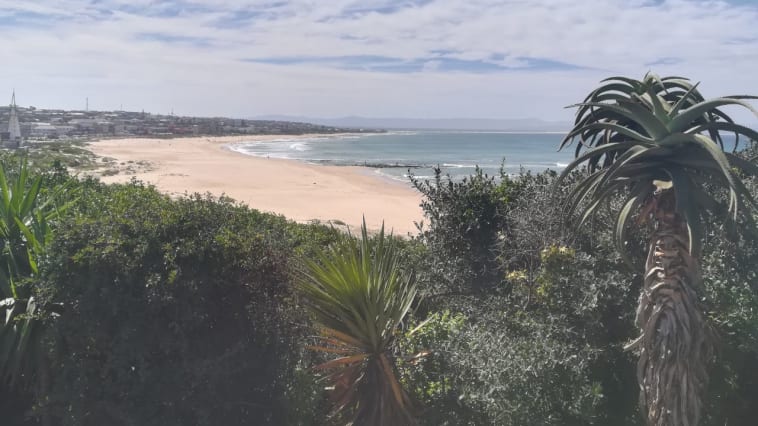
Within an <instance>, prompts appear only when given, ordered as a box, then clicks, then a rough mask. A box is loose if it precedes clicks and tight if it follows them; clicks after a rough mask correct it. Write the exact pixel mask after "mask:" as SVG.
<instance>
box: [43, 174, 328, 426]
mask: <svg viewBox="0 0 758 426" xmlns="http://www.w3.org/2000/svg"><path fill="white" fill-rule="evenodd" d="M293 227H295V228H297V230H298V232H297V233H296V234H293V233H292V232H291V230H292V229H293ZM330 235H332V231H329V230H324V229H323V228H319V227H305V226H303V227H300V226H299V225H292V224H290V223H288V222H286V221H285V220H284V219H283V218H281V217H277V216H273V215H268V214H261V213H258V212H255V211H251V210H249V209H247V208H245V207H242V206H239V205H236V204H234V203H232V202H231V201H229V200H215V199H212V198H208V197H201V196H192V197H190V198H182V199H179V200H176V201H173V200H170V199H169V198H168V197H166V196H163V195H160V194H158V193H157V192H156V191H155V190H154V189H153V188H150V187H145V186H143V185H140V184H137V183H132V184H130V185H120V186H109V187H106V186H102V185H100V184H97V183H95V182H92V181H87V182H83V183H82V195H81V201H80V202H79V203H78V205H77V206H76V211H75V212H74V214H72V215H71V217H70V218H69V220H68V221H66V222H65V223H63V224H62V225H61V226H60V228H59V229H58V232H57V237H56V239H55V241H54V242H53V245H52V248H51V250H50V252H51V253H53V255H52V256H51V257H50V259H49V260H48V262H47V263H46V264H45V265H44V270H45V271H46V272H45V281H44V283H43V287H42V289H41V290H40V294H41V295H43V296H44V297H45V298H46V299H47V300H51V301H58V302H61V303H63V304H64V306H65V312H64V313H63V315H62V316H61V318H60V320H59V321H57V322H56V324H55V327H54V329H53V332H52V333H51V335H50V338H51V340H52V341H53V342H54V344H53V346H52V350H53V351H52V355H51V358H52V359H51V370H52V371H54V372H55V373H54V375H53V377H52V378H51V381H52V387H51V390H50V394H49V395H48V398H49V400H48V402H47V403H46V404H45V406H44V407H42V409H45V410H48V411H47V412H49V413H51V414H52V416H53V417H55V418H58V419H60V421H61V423H62V424H64V425H88V424H91V425H102V424H113V425H118V424H124V425H172V424H176V425H186V424H193V425H203V424H206V425H217V424H223V425H235V424H276V425H280V424H312V423H311V422H314V421H316V420H314V417H316V416H314V412H318V409H319V408H318V407H319V398H320V397H319V396H318V392H317V387H316V385H315V383H313V381H311V380H308V379H307V378H306V377H304V376H303V375H302V374H298V373H297V372H298V371H299V370H298V368H301V367H298V366H300V365H303V364H304V363H307V358H306V354H305V351H304V350H303V349H302V342H301V340H302V338H303V336H304V330H303V329H302V318H301V317H300V314H299V311H298V309H297V307H296V305H295V304H294V301H293V299H292V297H291V294H290V284H289V282H290V281H289V280H290V265H291V264H292V260H293V252H295V251H301V252H307V251H309V249H308V247H309V245H312V244H320V243H321V242H322V241H325V240H328V239H329V236H330Z"/></svg>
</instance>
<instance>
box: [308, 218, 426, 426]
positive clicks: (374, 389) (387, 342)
mask: <svg viewBox="0 0 758 426" xmlns="http://www.w3.org/2000/svg"><path fill="white" fill-rule="evenodd" d="M395 244H396V243H395V241H394V240H393V238H392V237H391V236H389V237H388V236H385V234H384V227H383V226H382V229H381V231H380V232H379V234H378V235H376V236H374V237H369V236H368V234H367V231H366V224H365V222H364V224H363V226H362V228H361V238H360V239H356V238H353V237H352V236H345V237H343V238H342V239H341V240H340V241H339V242H338V243H337V244H335V245H334V246H332V247H330V248H328V249H325V250H324V251H322V252H321V253H319V254H318V255H317V256H315V258H314V259H313V260H307V261H305V263H304V267H303V268H302V270H301V271H300V274H299V277H298V289H299V293H300V294H301V295H302V297H303V300H304V302H305V306H306V307H307V310H308V312H309V313H310V314H311V317H312V319H313V321H314V323H315V325H316V330H317V332H318V333H317V334H318V336H317V339H318V344H316V345H313V346H310V349H312V350H315V351H318V352H322V353H325V354H329V355H332V356H334V355H336V356H337V357H336V358H334V359H331V360H329V361H327V362H324V363H323V364H320V365H318V366H316V367H315V368H316V369H317V370H320V371H324V372H325V373H326V376H325V379H326V380H327V381H328V382H329V383H330V385H331V387H330V389H331V397H332V401H333V402H334V411H333V413H334V414H337V413H341V414H342V415H343V416H344V417H345V418H347V419H349V424H353V425H356V426H357V425H362V426H364V425H365V426H389V425H394V426H404V425H410V424H414V423H415V421H414V408H413V403H412V402H411V399H410V397H409V396H408V394H407V393H406V391H405V390H404V389H403V388H402V386H401V384H400V382H399V381H398V375H397V370H396V364H395V357H394V352H393V350H394V346H395V338H396V333H397V331H398V329H399V327H400V326H401V323H402V321H403V319H404V318H405V317H406V315H407V314H408V312H409V310H410V309H411V306H412V304H413V302H414V299H415V298H416V294H417V287H416V283H415V279H414V275H413V273H412V272H410V271H408V270H405V269H403V268H402V267H401V266H400V263H399V257H398V251H397V247H396V245H395Z"/></svg>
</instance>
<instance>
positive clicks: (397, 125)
mask: <svg viewBox="0 0 758 426" xmlns="http://www.w3.org/2000/svg"><path fill="white" fill-rule="evenodd" d="M251 119H254V120H277V121H297V122H306V123H313V124H320V125H323V126H332V127H347V128H355V129H366V128H370V129H391V130H479V131H504V132H508V131H510V132H565V131H567V130H568V129H570V128H571V124H570V123H564V122H560V121H546V120H541V119H538V118H521V119H495V118H391V117H387V118H368V117H358V116H352V117H339V118H316V117H304V116H289V115H265V116H257V117H252V118H251Z"/></svg>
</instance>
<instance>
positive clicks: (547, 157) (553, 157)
mask: <svg viewBox="0 0 758 426" xmlns="http://www.w3.org/2000/svg"><path fill="white" fill-rule="evenodd" d="M563 136H564V135H563V134H557V133H504V132H474V131H459V132H451V131H396V132H387V133H377V134H351V135H324V136H316V137H311V138H292V137H289V138H288V137H282V138H278V139H274V140H270V141H261V142H243V143H239V144H234V145H232V146H230V148H231V149H232V150H234V151H237V152H240V153H243V154H248V155H254V156H260V157H270V158H288V159H293V160H299V161H305V162H308V163H314V164H328V165H337V166H364V167H369V168H371V169H373V170H374V172H376V173H378V174H381V175H384V176H387V177H390V178H393V179H396V180H400V181H406V182H408V176H409V175H410V174H412V175H413V176H416V177H418V178H420V179H426V178H430V177H432V176H433V175H434V168H435V167H439V168H440V169H442V172H443V174H449V175H450V176H451V177H453V178H454V179H460V178H462V177H464V176H468V175H471V174H472V173H474V172H475V168H476V167H477V166H478V167H480V168H481V169H482V170H483V171H484V172H485V173H487V174H489V175H491V176H499V174H500V170H501V167H502V169H503V171H504V172H505V173H507V174H511V175H514V174H518V173H520V171H521V170H529V171H532V172H540V171H543V170H545V169H553V170H557V171H560V170H561V169H563V168H564V167H565V166H566V164H568V163H569V162H570V161H571V159H572V156H573V149H571V148H567V149H564V150H563V151H560V152H559V151H558V146H559V144H560V142H561V140H562V138H563Z"/></svg>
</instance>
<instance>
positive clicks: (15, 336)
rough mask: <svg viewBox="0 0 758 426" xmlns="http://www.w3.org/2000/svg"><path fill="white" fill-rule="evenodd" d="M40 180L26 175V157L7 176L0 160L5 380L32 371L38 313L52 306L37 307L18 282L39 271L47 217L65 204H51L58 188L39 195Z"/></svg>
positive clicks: (1, 373) (1, 361)
mask: <svg viewBox="0 0 758 426" xmlns="http://www.w3.org/2000/svg"><path fill="white" fill-rule="evenodd" d="M42 182H43V179H42V177H41V176H40V177H36V178H33V179H32V178H31V177H30V176H29V168H28V166H27V163H26V161H22V162H21V163H20V166H19V168H18V174H17V175H16V178H15V179H14V180H13V181H12V182H8V179H7V177H6V174H5V170H4V168H3V167H2V166H0V314H2V320H0V380H6V381H8V382H10V384H15V383H16V382H17V381H18V380H19V379H21V378H25V379H29V378H30V377H31V376H32V375H33V374H32V373H33V372H34V369H35V366H36V365H38V364H39V360H38V356H39V354H38V353H36V352H37V351H36V349H37V344H36V343H37V342H38V334H39V331H40V324H41V323H40V316H42V315H44V314H45V312H43V311H48V312H47V313H50V312H49V311H51V310H56V307H55V306H46V307H44V308H45V309H42V308H43V307H41V306H39V305H38V303H37V302H36V301H35V299H34V297H33V295H32V294H31V289H30V287H29V286H20V285H19V282H20V281H21V280H23V279H26V278H31V277H34V276H36V275H37V274H38V273H39V271H38V268H37V261H38V259H39V257H40V256H41V255H42V254H43V253H44V248H45V245H46V244H47V243H48V242H49V241H50V239H51V238H52V233H51V229H50V226H49V223H50V221H51V220H53V219H54V218H56V217H57V216H58V215H59V214H60V212H61V211H62V210H63V209H65V207H66V205H64V206H62V207H61V206H58V205H57V204H56V201H57V200H58V199H59V198H60V197H61V195H62V194H61V193H55V194H50V196H48V197H46V198H45V199H44V200H43V198H42V197H41V196H40V193H41V192H42V190H43V187H42ZM65 190H66V188H64V187H61V188H58V192H61V191H65Z"/></svg>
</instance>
